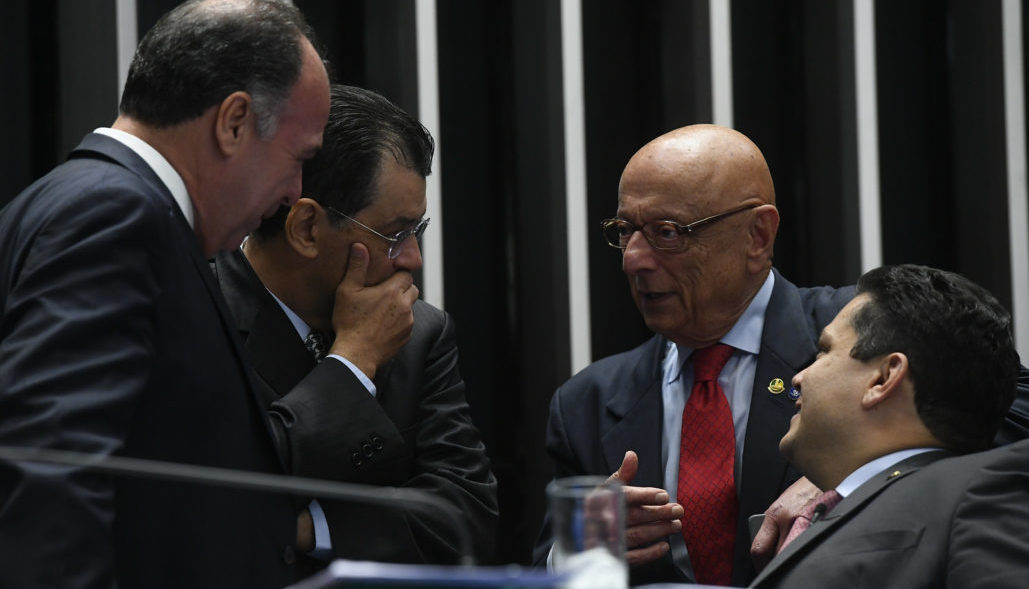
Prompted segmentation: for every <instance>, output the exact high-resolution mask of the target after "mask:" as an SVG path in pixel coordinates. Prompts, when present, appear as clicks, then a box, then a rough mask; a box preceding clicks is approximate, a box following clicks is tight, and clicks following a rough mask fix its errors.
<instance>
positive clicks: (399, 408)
mask: <svg viewBox="0 0 1029 589" xmlns="http://www.w3.org/2000/svg"><path fill="white" fill-rule="evenodd" d="M214 268H215V272H216V275H217V280H218V282H219V285H220V287H221V289H222V292H224V293H225V296H226V299H227V300H228V303H229V307H230V309H231V310H232V313H233V315H234V316H235V318H236V325H237V327H238V328H239V332H240V335H242V337H243V339H244V341H245V346H246V349H247V351H248V352H249V354H250V356H251V358H252V359H253V363H254V367H255V369H256V371H257V381H258V383H259V384H258V386H259V388H260V391H261V394H262V398H263V402H264V404H265V405H266V406H267V407H268V408H269V411H270V412H271V421H272V424H273V429H274V430H275V432H276V440H277V441H278V445H279V448H280V452H281V453H282V455H283V456H284V457H285V459H286V461H287V462H288V463H289V466H290V468H291V469H292V471H293V473H294V474H297V475H301V476H311V477H318V478H326V479H332V480H338V481H345V482H353V483H363V484H369V485H381V486H385V487H407V488H412V489H421V490H424V491H427V492H430V493H432V494H433V495H436V496H437V497H440V498H442V499H444V500H446V501H447V502H449V503H450V504H451V505H453V506H454V507H455V508H456V509H457V510H459V511H460V512H461V514H462V515H463V517H464V518H465V519H466V522H465V525H466V528H467V530H468V531H469V532H471V534H472V536H473V540H474V546H475V549H476V554H475V556H477V557H479V558H491V557H492V551H493V544H494V534H495V532H496V526H497V518H498V508H497V483H496V479H495V478H494V476H493V473H492V472H491V471H490V467H489V459H488V458H487V457H486V451H485V447H484V446H483V444H482V441H481V439H480V436H479V432H478V430H477V429H476V428H475V426H474V425H473V424H472V421H471V417H470V413H469V408H468V403H467V401H466V400H465V396H464V381H463V380H462V379H461V376H460V374H459V373H458V366H457V344H456V339H455V332H454V325H453V323H452V322H451V320H450V316H449V315H447V314H446V313H444V312H443V311H440V310H439V309H436V308H435V307H432V306H431V305H429V304H427V303H424V302H422V301H417V302H416V303H415V305H414V328H413V331H412V334H411V339H410V341H409V342H408V343H407V344H406V345H405V346H404V347H403V348H401V350H400V351H399V352H398V353H397V355H396V356H395V357H394V358H393V359H392V360H390V361H389V362H388V363H386V364H385V365H384V366H382V367H381V368H380V369H379V370H378V371H377V373H376V375H375V379H374V382H375V385H376V388H377V391H378V392H377V395H376V396H375V397H373V396H372V395H371V394H369V392H368V390H367V389H366V388H365V387H364V385H362V384H361V383H360V381H358V380H357V378H356V377H355V376H354V374H353V373H352V372H351V371H350V369H349V368H347V367H346V366H345V365H344V364H342V363H341V362H338V361H336V360H332V359H329V360H325V361H322V362H321V363H318V364H315V362H314V360H313V359H312V357H311V355H310V354H309V353H308V351H307V349H306V348H305V347H304V344H303V342H302V341H301V340H300V338H299V337H298V335H297V332H296V329H294V327H293V325H292V323H290V321H289V319H288V318H287V317H286V315H285V313H283V311H282V309H281V307H279V305H278V303H277V302H276V301H275V300H274V299H273V298H272V297H271V295H270V294H269V293H268V291H267V289H265V287H264V286H263V285H262V284H261V282H260V279H259V278H258V277H257V275H256V274H255V273H254V271H253V270H252V269H251V268H250V265H249V264H248V263H247V261H246V258H245V257H244V256H243V254H242V253H240V252H238V251H237V252H233V253H231V254H221V255H219V257H218V258H217V259H216V260H215V263H214ZM319 503H321V505H322V507H323V509H324V511H325V514H326V519H327V520H328V523H329V530H330V535H331V537H332V546H333V551H334V552H335V554H336V555H337V556H339V557H344V558H349V559H367V560H379V561H391V562H434V563H445V564H451V563H453V562H455V561H456V559H457V558H458V556H459V555H460V549H461V546H460V544H459V541H458V539H459V538H458V535H457V534H458V531H457V530H455V529H454V524H453V523H451V521H450V520H448V519H446V518H445V517H443V516H442V514H439V513H427V512H425V511H424V510H419V509H413V508H412V509H408V508H406V507H405V506H402V505H398V506H396V507H395V508H383V507H375V506H369V505H360V504H348V503H343V502H338V501H320V502H319Z"/></svg>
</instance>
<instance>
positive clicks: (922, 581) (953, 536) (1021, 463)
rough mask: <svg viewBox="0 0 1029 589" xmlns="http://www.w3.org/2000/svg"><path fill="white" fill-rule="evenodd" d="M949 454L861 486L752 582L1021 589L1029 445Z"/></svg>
mask: <svg viewBox="0 0 1029 589" xmlns="http://www.w3.org/2000/svg"><path fill="white" fill-rule="evenodd" d="M945 456H947V453H945V452H931V453H928V454H920V455H917V456H913V457H911V458H909V459H907V460H905V461H902V462H900V463H898V464H896V465H894V466H891V467H890V468H888V469H886V470H884V471H883V472H881V473H879V474H878V475H876V476H875V477H873V478H872V479H870V480H869V481H867V482H866V483H864V484H863V485H861V486H860V487H858V488H857V489H856V490H855V491H854V493H852V494H851V495H849V496H847V497H846V498H845V499H844V500H843V501H841V502H840V503H839V504H838V505H837V506H836V507H835V508H834V509H833V510H832V511H830V512H829V513H828V514H826V516H825V517H823V518H822V519H821V520H818V521H816V522H815V523H814V524H812V525H811V527H810V528H808V530H807V531H805V532H804V533H802V534H801V535H800V536H797V538H796V539H795V540H794V541H793V542H791V543H790V544H789V545H788V546H787V547H786V549H785V550H783V551H782V553H780V554H779V555H778V556H776V557H775V558H774V559H772V562H770V563H769V564H768V566H767V567H766V568H765V569H764V570H763V571H761V574H760V575H759V576H758V577H757V578H756V579H755V580H754V585H753V586H755V587H851V588H855V589H860V588H863V587H868V588H874V589H882V588H888V587H903V588H904V589H918V588H920V587H925V588H930V587H961V588H962V589H974V588H976V587H983V588H986V587H989V588H991V589H996V588H1004V587H1011V588H1016V587H1018V588H1021V587H1025V586H1026V582H1027V580H1029V441H1022V442H1019V443H1016V444H1013V445H1010V446H1004V447H1002V448H999V449H995V450H991V451H988V452H982V453H978V454H971V455H967V456H962V457H958V458H943V457H945ZM941 458H943V459H941ZM926 465H928V466H926Z"/></svg>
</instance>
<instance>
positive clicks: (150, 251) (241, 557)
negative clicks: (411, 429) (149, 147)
mask: <svg viewBox="0 0 1029 589" xmlns="http://www.w3.org/2000/svg"><path fill="white" fill-rule="evenodd" d="M0 309H2V316H0V444H5V445H15V446H34V447H45V448H57V449H64V450H76V451H80V452H88V453H97V454H105V455H106V454H119V455H124V456H132V457H142V458H149V459H157V460H166V461H171V462H181V463H192V464H202V465H210V466H218V467H227V468H234V469H243V470H250V471H261V472H273V473H281V472H282V465H281V462H280V461H279V459H278V456H277V454H276V451H275V448H274V446H273V445H272V443H271V438H270V436H269V431H268V427H267V423H266V420H265V419H264V417H263V413H262V411H261V409H260V404H259V403H258V400H257V398H256V392H255V390H254V388H253V385H252V384H251V382H250V380H249V376H248V372H247V368H246V364H245V361H244V352H243V350H242V347H241V346H240V344H239V342H238V339H237V336H236V334H235V333H234V332H233V330H232V328H231V323H230V321H231V317H230V316H229V314H228V311H227V309H226V308H225V306H224V301H223V299H222V297H221V294H220V293H219V291H218V289H217V286H216V285H215V284H214V281H213V280H212V277H211V275H210V272H209V271H208V266H207V263H206V261H205V260H204V256H203V254H202V252H201V251H200V248H199V245H198V241H197V238H196V236H195V235H194V233H193V231H192V230H191V229H190V227H189V225H188V224H187V223H186V221H185V219H184V217H183V216H182V212H181V210H180V209H179V208H178V206H177V205H176V204H175V202H174V201H173V199H172V197H171V194H170V193H169V192H168V190H167V189H166V187H165V186H164V185H163V184H162V183H161V181H160V180H159V179H158V177H157V176H156V175H155V174H154V172H153V171H152V170H151V168H150V167H149V166H147V165H146V163H145V162H144V161H143V160H142V159H141V158H139V157H138V156H137V155H136V154H135V153H133V152H132V151H131V150H130V149H128V148H127V147H125V146H124V145H122V144H121V143H119V142H117V141H115V140H113V139H111V138H109V137H106V136H103V135H96V134H91V135H88V136H87V137H86V138H85V139H84V140H83V142H82V143H81V144H80V145H79V146H78V147H77V148H76V149H75V151H73V152H72V154H71V156H70V158H69V160H68V161H67V162H66V163H64V164H62V165H61V166H58V167H57V168H55V169H54V170H52V171H51V172H50V173H49V174H47V175H46V176H45V177H43V178H41V179H40V180H38V181H37V182H35V183H34V184H33V185H32V186H30V187H29V188H27V189H26V190H25V191H24V192H23V193H22V194H21V195H19V196H18V197H17V198H16V199H15V200H14V201H12V202H11V203H10V205H9V206H8V207H6V208H5V210H4V211H2V212H0ZM295 538H296V515H295V512H294V511H293V510H292V506H291V504H290V501H289V498H288V497H286V496H284V495H276V494H271V493H264V492H246V491H239V490H231V489H223V488H215V487H211V486H204V485H198V484H185V483H170V482H161V481H155V480H149V479H139V478H123V477H120V476H119V477H112V476H109V475H101V474H96V473H92V472H86V471H84V470H83V469H80V468H72V467H64V466H53V465H45V464H35V463H17V464H0V586H2V587H5V588H12V587H112V586H114V585H115V583H117V585H118V586H120V587H144V586H145V587H169V588H172V587H174V588H181V587H241V588H242V587H248V588H250V587H282V586H283V585H285V584H288V583H289V582H291V580H292V578H293V571H292V567H291V566H290V564H288V563H287V561H289V562H292V560H293V559H292V550H293V549H292V546H291V545H292V543H293V542H294V541H295Z"/></svg>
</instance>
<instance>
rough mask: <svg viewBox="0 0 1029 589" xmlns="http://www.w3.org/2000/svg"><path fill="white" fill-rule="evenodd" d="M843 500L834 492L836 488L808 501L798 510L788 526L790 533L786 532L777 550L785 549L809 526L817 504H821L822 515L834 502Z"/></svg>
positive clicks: (834, 504) (834, 505)
mask: <svg viewBox="0 0 1029 589" xmlns="http://www.w3.org/2000/svg"><path fill="white" fill-rule="evenodd" d="M842 500H843V497H841V496H840V494H839V493H837V492H836V489H829V490H828V491H826V492H824V493H822V494H821V495H819V496H818V497H815V500H814V501H812V502H811V503H808V505H807V507H805V508H804V511H802V512H800V515H798V516H797V519H796V520H794V521H793V527H792V528H790V533H789V534H786V539H785V540H783V542H782V546H780V547H779V552H782V551H783V550H785V549H786V545H787V544H789V543H790V542H793V540H795V539H796V538H797V536H799V535H800V533H801V532H803V531H804V530H806V529H808V528H810V527H811V518H813V517H814V516H815V511H816V510H818V508H819V506H822V509H821V512H822V515H825V514H827V513H829V511H831V510H832V508H833V507H836V504H837V503H839V502H840V501H842Z"/></svg>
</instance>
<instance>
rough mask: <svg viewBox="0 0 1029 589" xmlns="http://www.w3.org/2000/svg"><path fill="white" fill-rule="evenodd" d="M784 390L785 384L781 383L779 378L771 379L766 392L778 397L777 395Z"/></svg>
mask: <svg viewBox="0 0 1029 589" xmlns="http://www.w3.org/2000/svg"><path fill="white" fill-rule="evenodd" d="M785 390H786V384H785V383H784V382H783V381H782V379H781V378H773V379H772V382H770V383H768V392H769V393H772V394H773V395H778V394H779V393H781V392H783V391H785Z"/></svg>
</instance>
